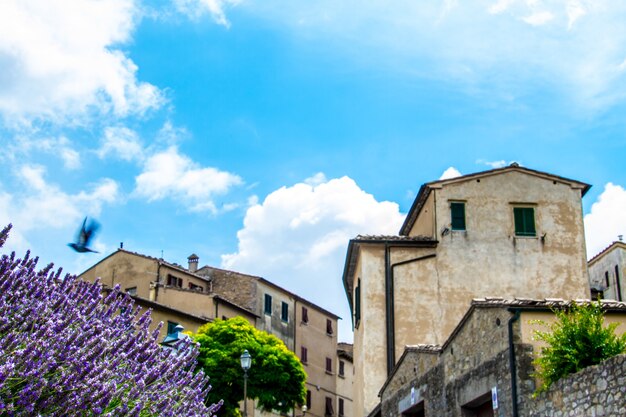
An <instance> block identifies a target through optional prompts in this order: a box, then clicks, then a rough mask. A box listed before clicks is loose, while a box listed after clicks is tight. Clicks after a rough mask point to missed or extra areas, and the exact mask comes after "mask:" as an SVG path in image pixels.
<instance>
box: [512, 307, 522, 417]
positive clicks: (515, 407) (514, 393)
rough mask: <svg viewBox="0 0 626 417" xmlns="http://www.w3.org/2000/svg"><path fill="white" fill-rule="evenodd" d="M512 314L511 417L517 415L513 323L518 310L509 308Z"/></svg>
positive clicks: (517, 316)
mask: <svg viewBox="0 0 626 417" xmlns="http://www.w3.org/2000/svg"><path fill="white" fill-rule="evenodd" d="M509 312H511V313H513V316H512V317H511V318H510V319H509V366H510V369H511V399H512V401H511V403H512V404H511V405H512V407H513V410H512V411H513V417H518V416H519V412H518V410H517V366H516V365H515V344H514V343H513V323H515V322H516V321H517V320H519V317H520V310H519V309H517V308H509Z"/></svg>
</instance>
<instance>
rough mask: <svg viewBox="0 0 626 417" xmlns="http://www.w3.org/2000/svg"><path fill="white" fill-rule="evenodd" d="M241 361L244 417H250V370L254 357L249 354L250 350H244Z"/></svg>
mask: <svg viewBox="0 0 626 417" xmlns="http://www.w3.org/2000/svg"><path fill="white" fill-rule="evenodd" d="M239 359H240V360H241V369H243V417H248V402H247V401H246V399H247V398H248V369H250V365H251V364H252V356H250V354H249V353H248V350H247V349H246V350H244V351H243V353H242V354H241V357H240V358H239Z"/></svg>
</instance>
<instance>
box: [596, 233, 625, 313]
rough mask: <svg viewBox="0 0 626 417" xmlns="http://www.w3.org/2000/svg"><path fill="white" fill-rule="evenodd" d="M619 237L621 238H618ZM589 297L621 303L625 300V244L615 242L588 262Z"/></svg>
mask: <svg viewBox="0 0 626 417" xmlns="http://www.w3.org/2000/svg"><path fill="white" fill-rule="evenodd" d="M620 237H621V236H620ZM588 268H589V286H590V287H591V296H592V298H593V299H594V300H595V299H596V298H597V297H598V296H600V297H601V298H605V299H610V300H617V301H623V300H624V299H626V287H625V285H626V280H625V279H624V274H625V273H626V243H624V242H622V241H621V240H619V241H615V242H613V243H611V245H609V247H607V248H606V249H604V250H603V251H602V252H600V253H599V254H597V255H596V256H594V257H593V258H591V259H590V260H589V263H588Z"/></svg>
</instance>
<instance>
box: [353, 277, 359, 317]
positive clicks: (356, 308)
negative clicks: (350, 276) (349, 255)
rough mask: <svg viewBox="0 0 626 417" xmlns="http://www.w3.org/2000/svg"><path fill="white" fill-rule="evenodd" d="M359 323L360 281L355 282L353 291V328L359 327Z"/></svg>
mask: <svg viewBox="0 0 626 417" xmlns="http://www.w3.org/2000/svg"><path fill="white" fill-rule="evenodd" d="M360 322H361V279H360V278H359V279H358V280H357V284H356V289H355V290H354V327H359V323H360Z"/></svg>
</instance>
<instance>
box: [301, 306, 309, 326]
mask: <svg viewBox="0 0 626 417" xmlns="http://www.w3.org/2000/svg"><path fill="white" fill-rule="evenodd" d="M308 322H309V310H308V309H307V308H306V307H304V306H303V307H302V323H308Z"/></svg>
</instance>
